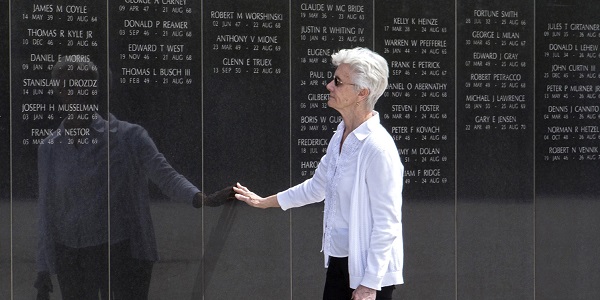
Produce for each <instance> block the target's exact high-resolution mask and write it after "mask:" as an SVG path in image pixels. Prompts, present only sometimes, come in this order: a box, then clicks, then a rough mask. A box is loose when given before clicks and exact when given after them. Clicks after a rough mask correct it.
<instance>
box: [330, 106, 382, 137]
mask: <svg viewBox="0 0 600 300" xmlns="http://www.w3.org/2000/svg"><path fill="white" fill-rule="evenodd" d="M379 124H380V121H379V113H378V112H377V111H373V116H372V117H370V118H369V119H368V120H366V121H365V122H364V123H362V124H360V126H358V127H357V128H356V129H354V131H352V133H351V134H353V135H354V136H355V137H356V138H357V139H358V140H359V141H362V140H364V139H366V138H367V137H368V136H369V134H371V132H372V131H373V129H374V128H375V127H376V126H377V125H379ZM345 127H346V125H345V124H344V121H342V122H341V123H340V125H339V128H338V130H341V132H344V128H345Z"/></svg>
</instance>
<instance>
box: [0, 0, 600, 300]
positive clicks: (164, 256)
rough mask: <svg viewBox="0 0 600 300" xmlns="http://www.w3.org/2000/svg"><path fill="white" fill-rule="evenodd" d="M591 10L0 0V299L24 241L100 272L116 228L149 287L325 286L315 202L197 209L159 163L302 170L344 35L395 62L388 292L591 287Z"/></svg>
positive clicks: (206, 187)
mask: <svg viewBox="0 0 600 300" xmlns="http://www.w3.org/2000/svg"><path fill="white" fill-rule="evenodd" d="M599 10H600V8H599V7H598V6H597V5H596V4H595V3H581V1H579V2H578V1H574V0H542V1H516V0H509V1H461V0H438V1H433V2H432V1H429V2H427V1H425V2H424V1H416V0H411V1H392V0H347V1H343V2H340V1H333V0H293V1H281V0H267V1H235V0H225V1H210V0H209V1H187V0H156V1H155V0H118V1H100V2H98V1H89V0H84V1H75V0H49V1H46V0H23V1H9V0H0V19H1V21H0V32H1V35H0V48H1V49H0V53H2V55H0V67H1V68H3V71H4V72H2V74H3V75H2V76H1V77H0V94H2V95H5V96H4V97H3V98H2V99H4V101H1V102H0V139H1V145H2V146H1V148H0V298H7V299H8V298H11V297H12V298H13V299H32V298H34V297H36V293H37V290H36V289H35V288H34V287H33V284H34V281H35V280H36V278H38V274H37V271H38V270H39V269H40V268H42V269H46V268H49V269H50V271H54V270H52V269H53V266H52V264H47V265H46V266H45V267H44V266H43V265H42V266H39V264H38V266H37V267H36V264H37V263H36V257H37V255H38V253H37V252H40V253H41V254H43V255H45V256H46V258H47V259H46V260H44V261H45V262H51V261H53V260H52V259H51V258H52V257H64V256H65V253H68V250H69V248H81V247H87V246H96V247H95V250H94V251H97V252H95V254H98V255H97V257H102V256H103V255H104V258H100V259H93V260H92V262H93V263H95V264H96V267H95V268H96V269H97V270H100V271H101V272H98V273H97V274H102V273H104V274H107V272H108V270H109V269H111V270H113V272H118V271H120V270H122V269H123V268H120V267H121V266H122V263H120V261H118V256H115V253H119V252H118V251H119V249H127V251H126V253H129V252H130V251H131V253H134V255H135V256H137V257H138V258H143V259H158V261H157V262H156V263H155V264H154V266H153V269H152V277H151V280H150V283H149V288H148V292H149V296H148V298H149V299H200V298H205V299H319V298H321V295H322V290H323V286H324V283H325V272H326V269H325V268H323V255H322V252H320V249H321V238H322V219H323V209H324V207H323V203H317V204H312V205H309V206H307V207H304V208H296V209H292V210H291V211H286V212H284V211H281V210H280V209H268V210H258V209H254V208H251V207H249V206H248V205H246V204H245V203H242V202H239V201H226V202H225V203H219V204H217V205H214V206H213V205H211V206H204V207H202V208H198V209H197V208H194V207H193V206H192V203H191V201H192V199H191V197H190V194H189V193H187V194H186V196H185V197H182V196H181V195H180V196H179V197H177V195H176V194H177V192H172V191H173V189H169V188H168V187H169V186H171V184H173V181H169V180H167V179H165V178H170V179H172V177H169V176H170V175H173V174H174V173H173V172H171V170H174V171H175V172H176V173H177V174H180V175H182V176H184V177H185V178H187V180H189V182H190V183H191V184H192V185H194V186H196V187H198V188H199V189H200V190H202V191H203V192H205V193H206V194H210V193H212V192H215V191H218V190H221V189H222V188H225V187H226V186H231V185H234V184H235V183H236V182H240V183H241V184H243V185H245V186H247V187H249V188H250V189H251V190H252V191H254V192H256V193H257V194H259V195H261V196H267V195H271V194H274V193H276V192H278V191H281V190H284V189H286V188H287V187H289V186H292V185H295V184H298V183H301V182H303V181H304V180H306V179H309V178H311V176H312V175H313V174H314V170H315V169H316V167H317V165H318V163H319V160H320V158H321V157H322V156H323V155H324V154H325V151H326V149H327V146H328V143H329V140H330V138H331V136H332V134H333V133H334V131H335V130H336V128H337V126H338V124H339V123H340V121H341V117H340V115H339V113H337V112H336V111H335V110H333V109H331V108H329V107H328V105H327V102H328V99H329V91H328V90H327V88H326V85H327V84H328V83H329V82H331V80H332V77H333V74H334V72H335V68H334V67H333V66H332V64H331V54H333V53H334V52H336V51H337V50H339V49H342V48H350V47H358V46H360V47H368V48H371V49H374V50H375V51H376V52H378V53H380V54H381V55H382V56H384V57H385V58H386V59H387V61H388V64H389V69H390V77H389V85H388V89H387V90H386V91H385V93H384V95H383V96H382V97H381V99H379V101H378V103H377V105H376V107H375V109H376V110H377V111H378V112H379V113H380V117H381V120H382V124H383V125H384V127H385V128H387V129H388V131H389V133H390V134H391V136H392V137H393V139H394V140H395V142H396V145H397V148H398V152H399V154H400V157H401V160H402V163H403V165H404V178H403V195H402V196H403V216H402V218H403V227H404V228H403V234H404V247H405V248H404V250H405V260H404V263H405V265H404V267H405V268H404V279H405V284H404V285H400V286H397V288H396V290H395V292H394V299H492V298H493V299H495V298H503V299H504V298H506V299H534V298H535V299H572V298H577V299H596V298H598V297H599V296H600V289H599V288H598V285H597V282H598V280H600V272H598V270H597V267H596V266H597V265H598V263H600V262H599V261H598V258H597V255H596V253H595V252H597V251H596V249H598V247H600V239H598V238H596V236H597V232H598V229H599V227H600V222H599V221H598V218H597V215H598V212H600V204H599V203H598V195H600V188H599V185H598V184H596V181H597V180H598V178H599V175H600V174H599V173H598V172H599V171H598V170H599V169H600V168H599V166H598V163H599V161H600V159H599V157H598V154H599V153H598V146H599V145H598V143H599V142H598V141H599V132H598V128H599V126H600V123H599V122H600V121H599V120H600V109H599V107H600V106H599V105H598V97H600V93H599V91H600V88H599V85H598V82H597V81H598V76H600V75H599V72H598V71H597V68H598V59H599V58H598V57H599V55H600V51H598V47H600V43H599V40H598V36H599V35H600V27H599V26H600V25H599V24H598V22H597V16H598V14H599V13H600V11H599ZM104 120H108V121H111V122H110V123H104V122H103V121H104ZM117 120H120V121H124V122H120V123H119V122H117ZM125 122H126V123H125ZM90 124H91V125H90ZM132 124H135V125H132ZM156 150H157V151H158V152H159V153H156ZM163 156H164V159H165V160H166V161H167V162H168V163H169V165H168V166H172V168H173V169H170V168H169V167H168V166H167V165H166V164H164V161H163V160H162V159H163ZM157 161H159V162H160V163H158V164H155V162H157ZM161 170H162V171H165V170H167V172H166V173H168V174H170V175H165V174H166V173H161ZM157 174H162V175H157ZM146 175H148V177H149V179H151V180H150V181H151V182H150V185H149V192H148V193H147V194H146V192H145V189H142V190H143V191H142V192H140V190H138V191H137V192H136V191H133V190H134V188H133V187H138V186H140V187H141V186H145V184H146V180H147V177H146ZM163 175H164V176H163ZM177 178H179V177H177ZM175 181H177V180H175ZM174 190H176V191H181V190H182V188H176V189H174ZM140 195H142V197H141V198H138V197H139V196H140ZM142 198H143V199H145V200H148V202H147V204H143V203H144V201H141V202H139V203H138V202H135V201H132V199H142ZM132 203H135V204H132ZM39 237H44V239H40V240H39ZM38 241H41V244H39V245H38ZM109 244H112V245H113V247H111V253H112V255H113V256H111V258H110V262H109V257H108V256H107V255H108V254H107V252H108V245H109ZM98 245H99V246H98ZM40 250H41V251H40ZM95 257H96V256H95ZM102 271H103V272H102ZM76 274H80V273H77V272H76ZM113 275H114V274H113ZM115 276H117V275H115ZM50 278H51V281H52V283H53V286H54V292H53V293H52V294H51V299H60V298H61V297H62V296H63V292H64V291H61V289H60V288H59V284H58V281H57V278H56V276H52V277H50ZM127 280H129V279H127ZM98 282H100V283H103V284H104V285H106V286H107V287H108V285H109V284H108V279H107V278H102V277H100V278H99V279H98ZM110 289H111V291H113V292H114V291H117V290H118V286H117V285H115V283H114V282H113V284H111V285H110ZM142 290H143V289H142ZM126 298H127V297H126Z"/></svg>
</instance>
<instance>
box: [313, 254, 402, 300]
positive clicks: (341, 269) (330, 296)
mask: <svg viewBox="0 0 600 300" xmlns="http://www.w3.org/2000/svg"><path fill="white" fill-rule="evenodd" d="M395 288H396V287H395V286H393V285H390V286H385V287H382V288H381V291H377V297H376V298H375V299H376V300H391V299H392V293H393V292H394V289H395ZM353 291H354V290H353V289H351V288H350V275H349V274H348V258H347V257H344V258H339V257H329V267H328V268H327V277H326V279H325V290H324V291H323V300H345V299H348V300H349V299H351V298H352V292H353Z"/></svg>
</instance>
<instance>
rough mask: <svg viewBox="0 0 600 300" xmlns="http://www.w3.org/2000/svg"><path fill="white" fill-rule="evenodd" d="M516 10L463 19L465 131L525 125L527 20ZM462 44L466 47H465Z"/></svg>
mask: <svg viewBox="0 0 600 300" xmlns="http://www.w3.org/2000/svg"><path fill="white" fill-rule="evenodd" d="M522 15H523V14H522V13H521V12H520V11H518V10H494V9H472V10H469V11H468V15H467V17H466V18H465V20H464V24H465V26H464V30H465V34H466V35H468V37H467V38H466V39H465V40H463V41H459V45H460V47H462V48H464V49H465V50H464V51H465V52H466V55H465V56H466V60H465V61H462V62H460V61H459V62H458V63H459V64H461V63H462V64H464V69H465V72H466V77H467V78H466V81H465V82H461V83H460V84H464V89H462V90H464V93H463V94H461V95H459V100H460V101H464V103H463V104H462V105H463V106H464V110H465V113H466V114H467V116H468V117H467V118H466V119H465V123H464V128H462V130H464V131H473V132H486V131H500V132H507V131H517V132H518V131H523V130H526V129H527V109H528V108H529V107H528V105H529V104H528V103H530V101H531V99H529V97H530V96H529V93H528V88H529V89H530V87H528V82H527V81H528V76H527V70H528V67H529V66H528V64H529V62H528V61H527V59H526V57H527V52H528V51H529V50H528V49H529V47H531V45H530V44H529V43H530V42H529V41H527V35H526V34H525V33H526V32H527V28H528V27H527V26H528V22H527V20H526V18H523V16H522ZM461 43H462V45H461Z"/></svg>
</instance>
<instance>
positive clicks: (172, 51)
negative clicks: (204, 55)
mask: <svg viewBox="0 0 600 300" xmlns="http://www.w3.org/2000/svg"><path fill="white" fill-rule="evenodd" d="M112 8H113V9H114V10H116V11H115V12H113V14H112V15H111V19H112V22H113V24H115V26H113V27H111V28H112V30H113V31H112V32H111V37H112V38H113V39H112V41H113V42H112V43H111V48H112V49H114V50H113V53H114V54H115V55H117V57H114V58H113V59H117V60H118V63H117V67H116V69H117V70H113V71H114V72H116V73H117V74H118V83H119V84H122V85H127V86H132V85H133V86H135V85H144V86H147V87H161V86H177V85H191V84H193V83H194V75H195V72H198V71H199V70H197V69H194V68H192V64H193V63H194V62H195V61H198V60H199V59H200V58H199V57H195V55H194V52H195V50H194V49H195V48H196V47H198V45H199V42H198V40H199V39H200V35H199V32H196V29H198V28H200V27H199V26H198V25H196V23H198V24H199V21H198V20H197V16H198V14H199V11H200V8H199V7H198V5H195V4H194V3H193V2H190V1H187V0H160V1H156V0H152V1H151V0H140V1H129V0H121V1H120V2H119V3H118V5H114V6H113V7H112ZM196 56H197V55H196Z"/></svg>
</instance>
